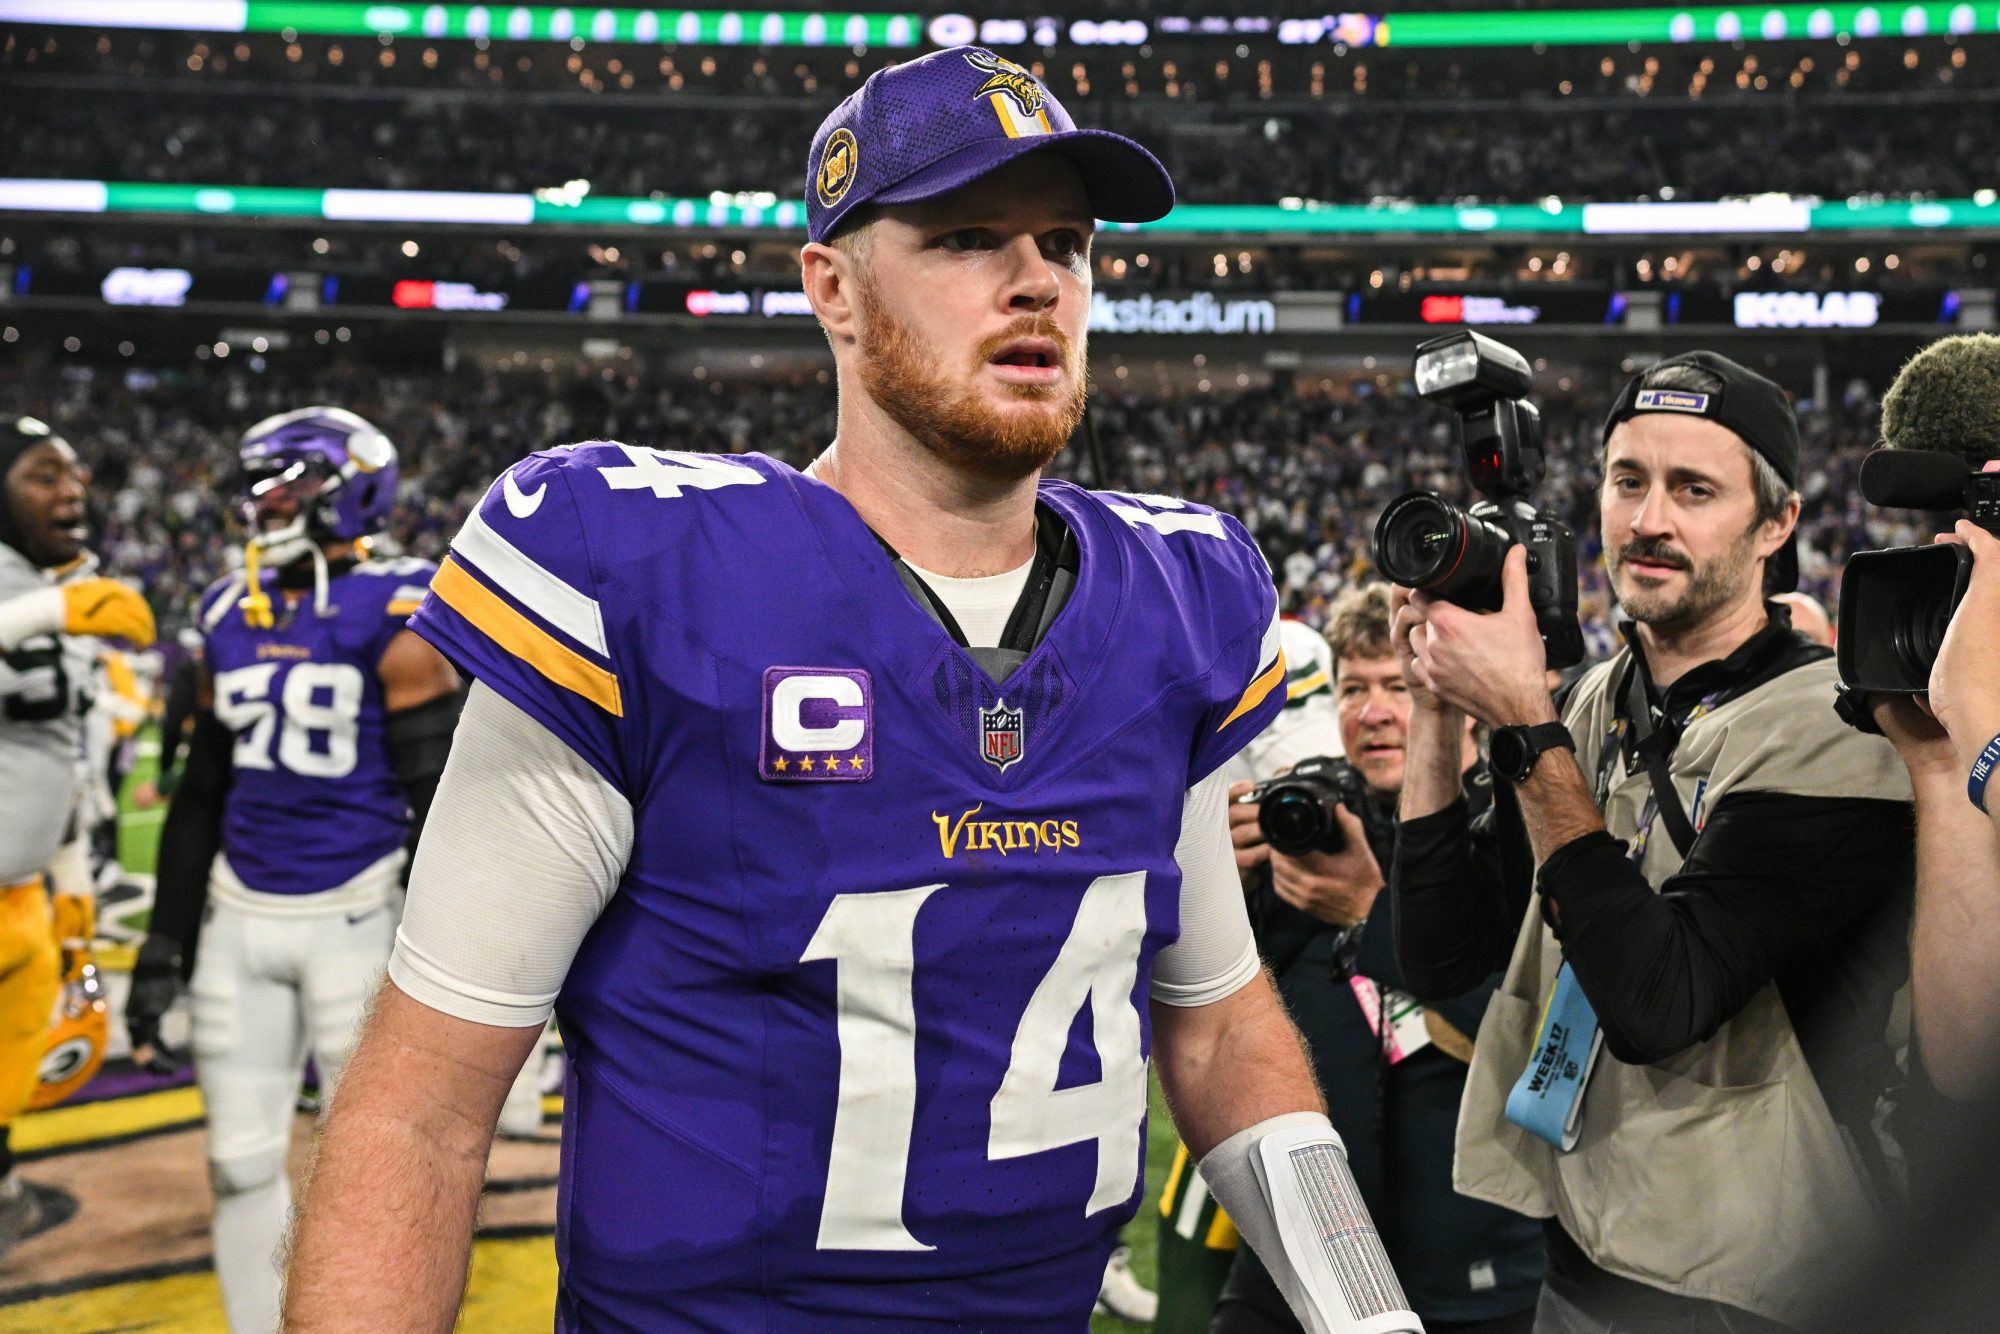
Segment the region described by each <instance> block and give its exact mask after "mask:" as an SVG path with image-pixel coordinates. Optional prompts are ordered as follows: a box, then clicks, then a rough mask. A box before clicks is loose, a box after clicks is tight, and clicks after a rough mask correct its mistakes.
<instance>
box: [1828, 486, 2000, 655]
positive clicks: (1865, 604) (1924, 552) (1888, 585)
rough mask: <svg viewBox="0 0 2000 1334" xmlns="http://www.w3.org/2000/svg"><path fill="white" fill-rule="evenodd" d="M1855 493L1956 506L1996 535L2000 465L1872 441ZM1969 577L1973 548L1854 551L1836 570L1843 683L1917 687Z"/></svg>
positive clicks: (1917, 505)
mask: <svg viewBox="0 0 2000 1334" xmlns="http://www.w3.org/2000/svg"><path fill="white" fill-rule="evenodd" d="M1861 494H1862V495H1863V496H1864V497H1865V498H1866V499H1867V500H1868V502H1869V503H1870V504H1873V505H1882V506H1889V507H1894V508H1900V509H1921V510H1930V511H1933V512H1938V511H1956V510H1962V511H1964V513H1965V514H1966V516H1967V517H1968V518H1970V519H1971V520H1972V521H1973V522H1974V523H1976V524H1978V525H1979V526H1980V527H1981V528H1984V529H1985V530H1986V531H1987V532H1989V533H1993V534H1995V535H2000V473H1991V472H1975V471H1973V465H1971V464H1970V463H1967V462H1966V461H1965V460H1964V459H1963V458H1961V457H1960V456H1958V455H1957V454H1947V453H1943V452H1941V451H1936V450H1919V449H1878V450H1876V451H1875V452H1874V453H1872V454H1870V455H1869V456H1868V457H1867V458H1865V459H1863V460H1862V461H1861ZM1971 577H1972V553H1971V552H1969V551H1967V550H1966V549H1965V548H1964V547H1963V546H1960V545H1958V544H1957V543H1954V542H1946V543H1940V544H1938V545H1936V546H1927V547H1891V548H1889V549H1888V550H1886V551H1858V552H1856V553H1855V554H1854V555H1852V556H1849V557H1848V558H1847V565H1846V567H1845V568H1844V569H1842V570H1841V572H1840V639H1839V643H1838V647H1837V649H1836V650H1835V662H1836V664H1837V665H1838V666H1839V668H1840V683H1841V685H1842V686H1844V687H1846V688H1847V689H1848V690H1849V691H1852V692H1855V693H1858V694H1863V695H1869V694H1878V695H1920V694H1923V693H1924V692H1925V691H1927V690H1929V689H1930V684H1931V667H1932V665H1933V664H1935V663H1936V662H1937V656H1938V650H1939V649H1940V648H1942V647H1943V646H1944V632H1945V629H1946V627H1947V626H1949V625H1950V624H1951V618H1952V614H1953V613H1954V612H1956V611H1957V610H1958V604H1959V600H1960V599H1961V598H1963V597H1964V596H1965V585H1966V581H1967V580H1969V579H1970V578H1971Z"/></svg>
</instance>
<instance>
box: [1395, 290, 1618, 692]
mask: <svg viewBox="0 0 2000 1334" xmlns="http://www.w3.org/2000/svg"><path fill="white" fill-rule="evenodd" d="M1416 380H1417V393H1418V394H1419V395H1420V396H1421V397H1423V398H1427V399H1429V400H1431V401H1432V402H1433V403H1442V404H1444V405H1445V406H1447V407H1449V408H1451V409H1452V411H1454V412H1455V413H1457V414H1458V439H1459V444H1460V446H1461V447H1462V448H1463V450H1464V452H1465V466H1466V471H1467V473H1468V474H1469V475H1470V477H1471V481H1472V485H1473V488H1474V489H1475V490H1477V491H1478V492H1479V494H1480V495H1481V496H1483V497H1485V499H1483V500H1480V501H1478V502H1477V503H1475V504H1473V505H1472V506H1470V507H1469V508H1466V509H1460V508H1459V507H1458V506H1457V505H1454V504H1452V502H1451V501H1449V500H1447V499H1445V498H1444V497H1443V496H1441V495H1439V494H1437V493H1436V492H1435V491H1410V492H1407V493H1405V494H1403V495H1400V496H1398V497H1396V499H1394V500H1392V501H1390V502H1389V507H1388V508H1387V509H1385V510H1383V511H1382V517H1381V518H1380V519H1378V520H1376V523H1375V542H1374V551H1375V567H1376V568H1377V569H1379V570H1380V571H1382V573H1383V574H1384V575H1386V576H1387V577H1388V578H1389V579H1390V580H1391V581H1393V582H1395V583H1398V584H1401V585H1402V586H1403V587H1405V588H1414V589H1419V590H1421V591H1423V592H1425V593H1428V594H1430V595H1431V596H1433V597H1438V598H1443V599H1444V600H1445V601H1447V602H1453V603H1456V604H1458V605H1459V606H1461V607H1468V608H1471V609H1472V610H1474V611H1498V610H1500V607H1501V604H1502V602H1503V601H1504V597H1505V590H1504V588H1503V586H1502V584H1501V579H1500V573H1501V567H1502V566H1503V565H1504V564H1505V562H1506V559H1507V551H1508V549H1509V548H1510V547H1512V546H1513V545H1514V544H1515V543H1517V542H1518V543H1519V544H1521V545H1522V546H1524V547H1526V548H1527V549H1528V600H1529V603H1530V605H1532V606H1533V607H1534V610H1535V625H1536V628H1537V629H1539V630H1540V631H1541V635H1542V645H1543V648H1544V649H1545V650H1546V652H1547V655H1548V665H1549V666H1550V667H1554V668H1558V669H1560V668H1563V667H1570V666H1574V665H1575V664H1577V663H1579V662H1581V661H1583V629H1582V627H1581V626H1580V625H1579V624H1578V622H1577V616H1576V602H1577V582H1576V534H1575V533H1573V532H1571V531H1570V528H1569V525H1567V524H1565V523H1564V522H1563V521H1562V520H1561V519H1560V518H1558V517H1556V514H1555V512H1554V511H1552V510H1546V509H1540V508H1538V507H1537V506H1536V505H1535V503H1534V501H1533V500H1532V499H1531V498H1530V497H1531V493H1532V492H1533V491H1534V489H1535V487H1536V486H1538V485H1539V484H1540V483H1541V480H1542V472H1543V467H1544V456H1543V452H1542V417H1541V414H1540V413H1539V412H1537V411H1536V410H1535V405H1534V404H1533V403H1530V402H1529V401H1528V394H1529V393H1530V392H1531V391H1532V390H1533V388H1534V374H1533V372H1532V371H1531V370H1530V369H1529V368H1528V363H1527V360H1526V359H1525V358H1524V357H1522V356H1521V354H1520V353H1519V352H1516V351H1515V350H1514V349H1513V348H1511V347H1508V346H1507V345H1506V344H1504V343H1498V342H1495V341H1494V340H1493V339H1491V338H1487V337H1485V336H1484V335H1482V334H1477V333H1473V332H1471V331H1470V330H1467V331H1465V332H1463V333H1455V334H1449V335H1447V336H1445V337H1443V338H1434V339H1432V340H1431V341H1429V342H1427V343H1425V344H1424V345H1423V346H1421V347H1419V348H1418V349H1417V365H1416Z"/></svg>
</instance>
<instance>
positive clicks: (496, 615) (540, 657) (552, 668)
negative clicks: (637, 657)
mask: <svg viewBox="0 0 2000 1334" xmlns="http://www.w3.org/2000/svg"><path fill="white" fill-rule="evenodd" d="M431 591H432V592H434V593H436V594H437V595H438V596H439V597H440V598H442V599H443V600H444V603H445V605H446V606H448V607H450V608H451V609H452V610H453V611H455V612H457V613H458V614H459V615H460V616H463V617H464V618H465V619H466V620H468V621H471V622H472V623H473V624H474V625H476V626H478V627H479V629H480V630H481V631H483V632H484V633H485V634H486V636H487V637H488V638H489V639H491V640H492V641H493V642H494V643H496V644H498V645H499V646H500V647H501V648H504V649H506V650H507V651H508V652H509V653H511V654H513V655H514V656H515V657H517V658H519V659H521V661H523V662H525V663H527V664H528V665H529V666H530V667H533V668H534V669H535V670H536V671H538V672H540V673H541V674H542V675H543V676H546V677H547V678H548V679H549V680H551V681H553V682H555V683H556V684H557V685H559V686H561V687H563V688H564V689H565V690H571V691H574V692H576V693H577V694H579V695H581V696H583V697H584V698H585V699H587V700H589V701H590V702H591V703H593V704H595V705H597V706H598V707H599V708H601V709H603V710H604V711H605V712H606V713H609V714H611V715H613V716H614V717H619V718H622V717H624V716H625V710H624V707H623V705H622V704H621V703H620V701H619V697H618V678H617V677H615V676H613V675H612V674H611V673H610V672H607V671H605V670H604V669H603V668H602V667H599V666H598V665H597V664H596V663H594V662H591V661H589V660H588V659H586V658H584V657H583V656H582V655H581V654H578V653H577V652H576V651H575V650H573V649H571V648H570V647H568V646H567V645H565V644H562V643H559V642H557V640H556V638H555V636H553V635H551V634H550V633H549V632H548V631H546V630H544V629H542V627H541V626H539V625H536V624H535V623H534V622H533V621H531V620H529V619H528V618H527V617H525V616H523V615H522V614H521V613H520V612H518V611H515V610H514V609H513V608H512V607H510V606H508V605H507V604H506V603H505V602H503V601H501V600H500V595H499V594H497V593H495V592H494V591H493V590H492V589H490V588H488V587H487V586H486V585H485V584H482V583H480V582H479V581H478V580H477V579H474V578H473V577H472V576H471V575H470V574H467V573H466V570H465V567H464V566H463V565H460V564H459V563H458V562H457V561H455V560H453V559H452V558H451V557H450V556H446V557H445V558H444V562H443V563H442V564H441V565H439V566H438V572H437V577H436V578H434V579H432V580H431Z"/></svg>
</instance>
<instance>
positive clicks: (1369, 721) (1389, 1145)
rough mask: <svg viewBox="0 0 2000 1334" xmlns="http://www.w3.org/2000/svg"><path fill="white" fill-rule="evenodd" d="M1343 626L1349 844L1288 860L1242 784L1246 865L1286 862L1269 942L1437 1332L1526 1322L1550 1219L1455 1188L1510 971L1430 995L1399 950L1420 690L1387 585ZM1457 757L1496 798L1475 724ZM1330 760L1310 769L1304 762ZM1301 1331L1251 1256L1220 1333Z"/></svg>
mask: <svg viewBox="0 0 2000 1334" xmlns="http://www.w3.org/2000/svg"><path fill="white" fill-rule="evenodd" d="M1326 638H1327V641H1328V643H1329V644H1330V645H1331V647H1332V652H1333V697H1334V703H1335V707H1336V709H1337V711H1338V718H1339V728H1340V741H1341V743H1342V748H1343V750H1344V752H1345V754H1346V757H1347V760H1348V762H1349V763H1350V764H1351V765H1352V766H1353V771H1354V772H1355V773H1356V774H1358V775H1359V778H1360V780H1361V781H1360V784H1358V785H1356V786H1357V787H1358V788H1359V789H1360V790H1359V791H1353V792H1352V793H1351V795H1348V796H1347V797H1346V798H1345V799H1344V801H1343V804H1341V805H1339V806H1336V807H1333V809H1332V818H1333V820H1334V821H1335V822H1336V823H1337V825H1338V828H1339V841H1340V842H1341V843H1342V844H1343V845H1344V846H1343V848H1342V850H1341V851H1338V852H1329V851H1325V850H1323V849H1314V850H1302V851H1299V852H1298V853H1297V854H1296V855H1290V856H1288V855H1286V853H1284V852H1281V851H1277V850H1275V849H1273V848H1272V847H1271V846H1270V844H1268V843H1267V842H1265V841H1264V838H1263V836H1262V834H1261V833H1260V832H1259V826H1258V813H1259V804H1258V803H1257V802H1256V801H1255V799H1254V798H1252V799H1249V800H1246V799H1244V796H1245V794H1243V793H1239V794H1238V795H1239V799H1238V800H1237V801H1235V802H1233V803H1232V804H1231V806H1230V824H1231V829H1232V833H1233V834H1234V835H1235V840H1236V844H1237V853H1238V863H1239V865H1242V864H1244V863H1246V862H1247V863H1249V864H1250V865H1251V866H1253V867H1254V866H1256V865H1258V864H1259V863H1263V864H1267V865H1268V866H1269V869H1270V875H1269V879H1268V883H1258V885H1257V887H1256V888H1255V889H1253V891H1252V893H1251V916H1252V920H1253V922H1255V923H1256V925H1257V938H1258V948H1259V951H1260V952H1261V953H1262V954H1263V955H1264V957H1265V960H1266V962H1267V963H1268V964H1269V965H1270V967H1271V969H1272V972H1273V973H1274V975H1275V976H1276V977H1277V979H1278V989H1279V992H1280V993H1281V994H1282V995H1283V996H1284V999H1285V1004H1286V1007H1287V1008H1288V1009H1289V1010H1290V1011H1291V1014H1292V1017H1293V1019H1294V1021H1295V1022H1296V1023H1297V1024H1298V1025H1299V1029H1300V1032H1301V1033H1302V1034H1303V1035H1304V1036H1305V1039H1306V1043H1307V1046H1308V1047H1309V1048H1310V1050H1311V1052H1312V1059H1313V1070H1314V1074H1315V1075H1316V1076H1317V1077H1318V1080H1319V1083H1320V1086H1321V1087H1322V1088H1323V1089H1324V1090H1325V1091H1326V1098H1327V1105H1328V1115H1329V1116H1330V1117H1331V1119H1332V1120H1333V1123H1334V1126H1335V1128H1336V1129H1338V1130H1339V1131H1340V1134H1341V1137H1342V1139H1343V1140H1345V1141H1346V1144H1347V1148H1348V1161H1349V1163H1350V1164H1351V1165H1352V1167H1353V1169H1354V1174H1355V1180H1356V1181H1357V1183H1358V1184H1359V1185H1360V1188H1361V1193H1362V1196H1363V1198H1365V1199H1366V1200H1367V1201H1368V1206H1369V1212H1370V1213H1371V1214H1372V1215H1373V1217H1374V1219H1375V1222H1376V1226H1377V1227H1378V1228H1379V1229H1380V1231H1381V1234H1382V1242H1383V1246H1384V1247H1385V1248H1386V1249H1387V1250H1388V1252H1389V1255H1390V1258H1391V1259H1392V1260H1393V1261H1394V1263H1395V1266H1396V1273H1397V1275H1398V1277H1400V1278H1401V1279H1402V1281H1403V1286H1404V1291H1405V1293H1406V1294H1407V1295H1408V1297H1409V1301H1410V1306H1411V1309H1413V1310H1414V1311H1416V1312H1417V1314H1418V1315H1420V1316H1421V1317H1423V1321H1424V1327H1425V1328H1426V1329H1428V1330H1430V1331H1431V1334H1443V1332H1445V1331H1467V1332H1469V1331H1479V1334H1514V1332H1515V1331H1519V1332H1520V1334H1526V1330H1527V1329H1528V1325H1529V1321H1530V1318H1531V1309H1532V1307H1533V1305H1534V1301H1535V1293H1536V1290H1537V1287H1538V1285H1539V1282H1540V1277H1541V1237H1540V1230H1539V1229H1538V1228H1537V1227H1536V1225H1535V1224H1534V1223H1533V1222H1532V1221H1530V1220H1528V1219H1525V1218H1521V1217H1519V1216H1518V1215H1515V1214H1511V1213H1509V1212H1507V1211H1506V1210H1504V1209H1499V1208H1495V1207H1494V1206H1492V1205H1490V1204H1485V1203H1482V1202H1479V1201H1477V1200H1471V1199H1467V1198H1465V1197H1464V1196H1462V1195H1458V1194H1455V1193H1454V1192H1453V1190H1452V1187H1451V1155H1452V1134H1453V1129H1454V1127H1455V1126H1456V1124H1457V1121H1458V1107H1459V1102H1460V1098H1461V1096H1462V1094H1463V1093H1464V1089H1465V1075H1466V1062H1467V1061H1468V1060H1469V1059H1470V1057H1471V1054H1472V1043H1471V1037H1470V1035H1471V1034H1473V1033H1475V1032H1477V1031H1478V1028H1479V1021H1480V1018H1481V1015H1482V1014H1483V1013H1484V1011H1485V1008H1486V1001H1487V998H1488V997H1489V996H1490V995H1491V994H1492V992H1493V987H1494V985H1495V984H1496V983H1497V982H1498V981H1499V978H1498V975H1497V970H1496V972H1495V973H1494V975H1492V976H1488V977H1485V978H1482V979H1480V980H1479V982H1478V983H1477V984H1476V985H1474V986H1472V987H1470V988H1468V989H1467V991H1466V992H1465V994H1463V995H1459V996H1455V997H1452V998H1450V999H1448V1000H1443V1001H1440V1002H1438V1003H1437V1004H1434V1005H1430V1006H1418V1005H1416V1004H1415V1003H1414V1002H1413V1001H1412V1000H1411V999H1410V997H1409V995H1408V994H1407V991H1408V988H1407V985H1406V984H1405V982H1404V981H1403V977H1402V973H1401V971H1400V970H1399V969H1398V968H1397V967H1396V961H1395V954H1394V950H1393V948H1392V942H1393V940H1394V938H1395V925H1394V921H1393V915H1392V905H1391V900H1390V896H1389V895H1388V894H1387V893H1384V892H1382V891H1383V890H1384V889H1385V885H1386V881H1385V876H1384V871H1383V868H1384V867H1386V866H1388V865H1390V864H1391V859H1392V855H1393V849H1394V810H1395V801H1396V794H1397V792H1398V791H1399V790H1400V789H1401V787H1402V784H1403V749H1404V739H1405V733H1406V730H1407V723H1408V720H1409V716H1410V696H1409V691H1408V689H1407V688H1406V687H1405V685H1404V684H1403V678H1402V672H1401V670H1400V669H1399V667H1398V666H1397V663H1396V659H1395V656H1394V654H1393V653H1392V652H1391V650H1390V647H1389V590H1388V588H1387V586H1385V585H1381V584H1377V585H1374V586H1372V587H1368V588H1362V589H1356V590H1352V591H1350V592H1348V593H1347V594H1346V595H1345V596H1343V597H1342V598H1341V600H1340V601H1339V602H1338V603H1336V604H1335V606H1334V609H1333V613H1332V616H1331V619H1330V620H1329V621H1328V623H1327V633H1326ZM1454 762H1455V764H1456V770H1455V772H1456V773H1457V774H1459V775H1462V776H1463V786H1464V791H1465V794H1466V797H1467V799H1468V800H1469V801H1470V802H1472V803H1473V804H1474V805H1475V806H1478V807H1480V808H1483V807H1484V806H1485V804H1486V802H1487V800H1488V799H1489V797H1490V795H1491V791H1492V787H1491V783H1490V781H1489V780H1488V778H1487V776H1486V773H1485V770H1484V769H1483V768H1482V767H1481V766H1480V764H1479V754H1478V750H1477V748H1476V747H1475V746H1474V745H1473V743H1472V737H1471V733H1470V728H1469V726H1465V727H1461V729H1460V734H1459V738H1458V746H1457V750H1456V755H1455V761H1454ZM1315 770H1316V766H1315V765H1313V764H1311V763H1307V764H1302V765H1301V766H1300V768H1299V769H1297V770H1295V771H1294V773H1295V775H1297V774H1304V773H1310V772H1314V771H1315ZM1268 790H1269V785H1268V784H1267V785H1266V787H1265V791H1267V792H1268ZM1266 799H1267V800H1268V797H1267V798H1266ZM1348 801H1352V802H1353V803H1354V805H1355V806H1358V807H1359V809H1358V810H1356V809H1353V808H1351V807H1350V806H1349V805H1348V804H1346V802H1348ZM1315 810H1316V813H1321V814H1323V810H1322V809H1321V808H1318V807H1315ZM1281 841H1287V840H1283V839H1281ZM1320 841H1321V842H1322V843H1326V842H1332V841H1334V840H1332V839H1325V840H1320ZM1385 1010H1386V1011H1387V1012H1388V1015H1389V1020H1388V1022H1387V1025H1386V1030H1387V1031H1383V1029H1384V1027H1385V1026H1384V1024H1383V1022H1382V1019H1381V1016H1382V1014H1383V1012H1384V1011H1385ZM1298 1328H1299V1325H1298V1322H1297V1321H1296V1320H1294V1319H1293V1318H1292V1315H1291V1313H1290V1311H1289V1310H1287V1308H1286V1306H1285V1301H1284V1298H1283V1297H1282V1296H1281V1295H1280V1294H1279V1292H1278V1289H1277V1287H1276V1286H1275V1285H1274V1284H1273V1283H1272V1282H1271V1280H1270V1278H1269V1276H1268V1275H1267V1274H1266V1273H1265V1272H1264V1269H1263V1267H1262V1265H1260V1264H1259V1263H1258V1261H1257V1259H1256V1257H1255V1256H1254V1255H1253V1254H1252V1253H1251V1252H1250V1251H1249V1250H1247V1249H1243V1250H1239V1251H1238V1252H1237V1254H1236V1264H1235V1268H1234V1269H1233V1270H1232V1271H1231V1273H1230V1277H1229V1281H1228V1283H1227V1285H1226V1286H1225V1287H1224V1289H1223V1293H1222V1299H1221V1302H1220V1304H1219V1305H1218V1307H1217V1309H1216V1316H1215V1321H1214V1323H1213V1324H1212V1325H1211V1326H1210V1329H1211V1332H1212V1334H1251V1332H1255V1334H1264V1332H1265V1331H1295V1330H1297V1329H1298Z"/></svg>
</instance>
